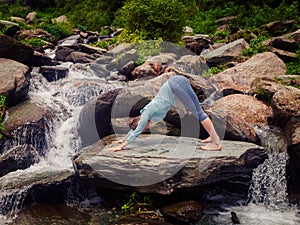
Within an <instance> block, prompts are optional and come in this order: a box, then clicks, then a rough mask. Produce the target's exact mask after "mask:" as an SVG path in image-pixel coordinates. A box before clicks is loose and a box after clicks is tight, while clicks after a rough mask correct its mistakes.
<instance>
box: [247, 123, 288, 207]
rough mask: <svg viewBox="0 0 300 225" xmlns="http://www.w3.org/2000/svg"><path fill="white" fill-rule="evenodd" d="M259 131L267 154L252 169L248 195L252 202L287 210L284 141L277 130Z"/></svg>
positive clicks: (286, 158)
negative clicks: (262, 160) (265, 157)
mask: <svg viewBox="0 0 300 225" xmlns="http://www.w3.org/2000/svg"><path fill="white" fill-rule="evenodd" d="M257 131H258V130H257ZM259 133H260V134H261V135H260V138H261V140H262V143H263V146H265V149H266V150H267V151H268V152H269V154H268V159H266V160H265V161H264V163H262V164H261V165H259V166H258V167H257V168H256V169H255V170H254V171H253V174H252V184H251V186H250V189H249V197H250V199H251V201H252V202H253V203H256V204H259V203H261V204H263V205H264V206H265V207H267V208H269V209H271V210H280V211H285V210H288V209H289V204H288V199H287V180H286V164H287V160H288V154H287V152H286V143H285V141H284V138H283V137H282V136H281V133H280V131H278V130H270V129H268V130H266V131H264V132H259Z"/></svg>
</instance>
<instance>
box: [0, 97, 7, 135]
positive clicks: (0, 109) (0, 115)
mask: <svg viewBox="0 0 300 225" xmlns="http://www.w3.org/2000/svg"><path fill="white" fill-rule="evenodd" d="M5 107H6V97H5V96H3V95H0V139H1V138H2V137H3V135H2V131H3V124H2V121H3V119H4V112H5Z"/></svg>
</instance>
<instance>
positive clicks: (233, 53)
mask: <svg viewBox="0 0 300 225" xmlns="http://www.w3.org/2000/svg"><path fill="white" fill-rule="evenodd" d="M247 46H248V43H247V42H246V41H245V40H244V39H239V40H236V41H234V42H231V43H229V44H226V45H224V46H222V47H220V48H217V49H214V50H212V51H210V52H208V53H205V54H202V56H203V57H204V59H205V61H206V62H207V64H208V66H209V67H213V66H217V65H220V64H225V63H228V62H231V61H238V60H240V58H241V56H242V51H243V49H244V48H246V47H247Z"/></svg>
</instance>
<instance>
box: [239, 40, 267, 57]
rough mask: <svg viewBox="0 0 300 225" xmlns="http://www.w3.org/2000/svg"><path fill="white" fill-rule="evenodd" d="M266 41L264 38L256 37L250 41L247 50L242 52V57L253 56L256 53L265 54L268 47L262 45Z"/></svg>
mask: <svg viewBox="0 0 300 225" xmlns="http://www.w3.org/2000/svg"><path fill="white" fill-rule="evenodd" d="M266 39H267V37H266V36H262V37H258V38H255V39H252V40H250V44H249V47H248V48H245V49H244V50H243V55H244V56H253V55H255V54H258V53H262V52H267V51H269V50H268V47H267V46H266V45H265V44H264V43H263V41H265V40H266Z"/></svg>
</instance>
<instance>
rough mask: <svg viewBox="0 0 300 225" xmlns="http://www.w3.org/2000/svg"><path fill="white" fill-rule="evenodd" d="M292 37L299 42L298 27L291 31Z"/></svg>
mask: <svg viewBox="0 0 300 225" xmlns="http://www.w3.org/2000/svg"><path fill="white" fill-rule="evenodd" d="M292 37H293V38H294V40H295V41H296V42H297V43H298V44H300V29H299V30H296V31H295V32H293V33H292Z"/></svg>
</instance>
